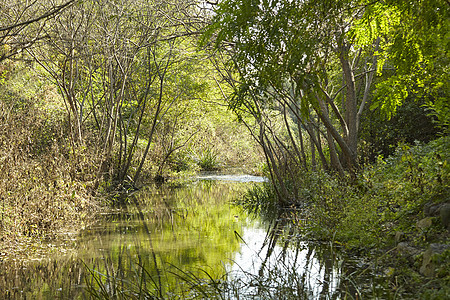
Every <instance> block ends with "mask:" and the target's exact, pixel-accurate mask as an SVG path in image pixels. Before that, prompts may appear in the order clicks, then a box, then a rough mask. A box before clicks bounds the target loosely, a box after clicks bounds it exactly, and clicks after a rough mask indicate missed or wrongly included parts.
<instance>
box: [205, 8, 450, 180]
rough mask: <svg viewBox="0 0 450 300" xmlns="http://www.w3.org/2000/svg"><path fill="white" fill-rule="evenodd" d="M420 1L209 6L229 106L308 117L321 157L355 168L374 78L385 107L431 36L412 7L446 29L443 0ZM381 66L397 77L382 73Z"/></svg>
mask: <svg viewBox="0 0 450 300" xmlns="http://www.w3.org/2000/svg"><path fill="white" fill-rule="evenodd" d="M426 2H427V4H424V5H419V4H414V5H409V4H408V3H409V2H408V3H406V2H405V1H400V0H399V1H377V2H373V1H365V0H359V1H358V0H356V1H355V0H346V1H334V0H327V1H320V2H318V1H312V0H311V1H303V0H302V1H300V0H294V1H291V0H289V1H288V0H272V1H271V0H252V1H239V0H226V1H223V2H220V3H219V4H218V5H217V7H216V9H215V12H216V15H215V16H214V17H213V20H212V24H211V25H210V28H209V31H208V33H207V34H206V35H205V38H206V40H208V41H209V40H210V39H211V38H215V42H216V44H215V45H216V47H218V48H222V49H225V51H227V52H228V54H229V55H230V58H231V59H230V63H231V65H232V66H233V67H234V69H235V70H236V73H237V74H238V75H237V77H235V79H234V80H233V84H234V94H233V97H232V98H231V99H233V101H232V106H233V107H235V108H239V107H242V106H243V105H244V106H245V105H247V106H248V105H249V103H250V102H253V103H252V104H251V106H252V107H255V105H256V106H260V107H261V108H268V107H270V108H271V109H277V107H278V109H279V107H283V106H287V107H288V108H289V111H290V113H291V115H294V116H295V118H296V119H297V120H298V122H301V123H302V124H303V126H302V128H303V129H307V128H308V126H307V123H308V120H310V118H311V116H314V115H315V116H316V117H317V118H318V120H320V126H322V129H320V130H321V132H322V136H323V138H324V139H326V140H327V144H328V149H327V150H328V151H327V152H328V153H329V157H328V158H327V159H328V161H329V163H330V164H331V167H332V168H335V169H337V170H339V171H340V172H341V173H343V172H344V170H345V169H347V170H351V169H354V168H355V167H356V166H357V150H358V133H359V130H360V127H361V126H360V120H361V115H362V113H363V112H364V110H365V109H367V107H368V106H369V105H368V103H369V102H370V101H371V100H372V98H373V96H374V84H373V83H374V79H375V77H376V76H377V77H378V79H379V80H378V82H380V81H382V82H383V83H384V84H383V83H380V84H378V85H377V88H376V93H375V96H376V98H375V100H376V102H374V103H381V104H383V103H384V104H383V106H384V107H385V108H386V109H387V110H388V111H390V112H393V111H394V110H395V106H396V105H398V104H399V103H400V102H401V99H404V98H405V94H407V91H406V90H407V84H405V83H406V82H407V81H406V80H405V77H406V76H409V78H411V76H416V77H417V76H420V74H421V73H420V72H421V71H423V70H424V69H423V65H424V63H425V62H426V60H425V59H423V57H424V54H425V51H423V49H420V47H421V46H422V45H424V44H426V42H425V41H427V42H429V41H430V39H429V38H425V39H424V38H423V37H424V32H422V33H421V32H419V30H418V29H417V25H414V23H415V22H416V21H417V20H418V15H419V12H420V11H425V12H428V14H429V15H430V16H432V15H433V13H434V15H436V14H439V15H440V19H438V20H440V21H438V22H439V24H434V25H433V24H432V22H431V21H430V20H428V23H426V24H429V25H430V27H432V28H433V30H437V31H439V32H440V34H441V35H442V33H443V32H445V29H444V28H443V26H444V24H447V23H445V21H443V20H445V18H443V17H442V16H445V15H448V14H446V13H444V11H446V10H448V3H447V4H446V3H445V2H444V1H426ZM431 2H433V3H431ZM432 4H435V5H436V4H438V5H439V6H440V8H439V6H438V7H433V6H431V5H432ZM408 5H409V6H408ZM430 16H429V17H430ZM405 17H406V19H405ZM429 17H427V18H429ZM422 19H425V18H424V17H422ZM422 23H424V22H422ZM447 27H448V26H447ZM422 29H423V28H422ZM417 36H421V37H422V38H418V37H417ZM420 41H421V42H420ZM442 42H443V41H442V38H441V43H442ZM428 57H430V56H428ZM408 63H411V65H408ZM386 69H391V70H394V73H395V75H396V76H397V77H395V76H394V77H383V78H381V75H382V74H383V71H384V70H386ZM226 74H227V75H229V74H230V72H228V73H226ZM406 74H407V75H406ZM400 80H403V81H402V82H401V83H402V84H401V85H398V84H396V83H398V82H399V81H400ZM383 101H384V102H383ZM388 104H391V106H388ZM376 105H377V104H372V107H376ZM260 113H261V111H259V110H256V114H254V115H255V116H256V117H257V118H259V117H260V116H261V114H260ZM260 121H261V120H260ZM307 132H308V134H309V135H310V136H311V137H312V138H314V133H313V131H312V130H307ZM319 144H320V142H319Z"/></svg>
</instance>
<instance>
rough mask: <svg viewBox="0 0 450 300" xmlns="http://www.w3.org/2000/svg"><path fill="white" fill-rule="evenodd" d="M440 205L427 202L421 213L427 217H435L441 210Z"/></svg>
mask: <svg viewBox="0 0 450 300" xmlns="http://www.w3.org/2000/svg"><path fill="white" fill-rule="evenodd" d="M441 206H442V203H434V202H428V203H426V204H425V205H424V207H423V213H424V215H425V216H427V217H437V216H439V210H440V209H441Z"/></svg>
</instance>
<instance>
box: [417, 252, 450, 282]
mask: <svg viewBox="0 0 450 300" xmlns="http://www.w3.org/2000/svg"><path fill="white" fill-rule="evenodd" d="M448 248H450V245H444V244H431V245H430V246H429V247H428V249H427V251H425V252H424V253H423V260H422V266H421V267H420V273H421V274H423V275H425V276H427V277H434V275H435V270H436V267H437V257H438V256H439V255H440V254H442V253H443V252H444V251H445V250H447V249H448Z"/></svg>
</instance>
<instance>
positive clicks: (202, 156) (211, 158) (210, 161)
mask: <svg viewBox="0 0 450 300" xmlns="http://www.w3.org/2000/svg"><path fill="white" fill-rule="evenodd" d="M197 164H198V165H199V167H200V168H201V169H202V170H204V171H213V170H217V169H218V168H219V166H220V163H219V161H218V160H217V153H216V151H215V150H214V149H212V148H207V149H203V150H200V151H199V153H198V161H197Z"/></svg>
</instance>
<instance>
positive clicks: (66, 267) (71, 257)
mask: <svg viewBox="0 0 450 300" xmlns="http://www.w3.org/2000/svg"><path fill="white" fill-rule="evenodd" d="M264 181H266V179H265V178H263V177H257V176H250V175H217V174H205V175H202V176H199V177H197V178H195V180H193V181H192V182H191V183H190V184H187V185H185V186H182V187H178V188H172V189H169V188H166V187H164V186H163V187H160V188H154V187H152V188H148V189H144V190H143V191H141V192H139V193H137V194H135V196H136V198H135V199H136V201H133V202H132V204H130V205H127V206H124V207H120V208H116V209H111V211H110V212H108V213H105V214H102V215H101V216H99V220H98V222H97V223H96V224H95V225H93V226H91V227H90V228H88V229H86V230H84V231H82V232H81V233H80V234H79V236H77V237H72V236H68V237H67V239H66V241H65V243H66V244H67V246H68V247H69V248H72V249H73V251H70V252H69V253H70V254H66V255H63V254H59V255H57V256H53V257H48V258H45V259H41V260H39V261H28V262H5V263H3V264H2V265H0V298H1V299H54V298H59V299H89V298H90V296H91V295H90V294H89V293H88V292H87V289H86V288H87V287H88V286H90V287H91V290H92V289H94V290H97V291H102V292H104V293H106V294H108V295H113V294H114V293H118V292H117V290H118V289H119V288H120V286H124V284H130V283H132V284H131V285H133V284H137V282H138V281H139V278H142V276H143V270H145V272H146V273H145V275H144V277H145V278H147V279H151V280H147V282H145V288H146V289H148V290H150V291H151V290H152V289H153V290H154V292H152V293H153V294H152V295H154V296H158V297H163V298H167V299H190V298H194V297H195V296H196V295H197V294H198V291H197V294H196V292H195V291H193V290H192V283H193V282H197V283H198V284H200V285H201V284H203V282H204V283H206V282H208V281H210V280H211V279H213V280H217V284H218V285H219V284H220V290H221V291H222V297H224V298H226V299H233V298H234V299H246V298H247V299H265V298H267V297H269V296H270V297H271V298H272V297H281V298H283V295H296V296H297V297H301V298H303V299H319V298H338V295H339V293H340V292H342V290H343V289H348V288H347V287H345V286H344V285H345V281H343V280H341V279H340V278H342V272H343V271H342V260H341V259H339V257H338V255H337V253H336V252H334V250H333V249H329V248H327V247H316V246H312V245H310V244H308V243H305V242H303V241H301V239H299V238H298V234H297V233H296V231H295V230H291V229H293V228H294V227H295V226H293V225H292V222H290V220H284V219H280V220H277V221H276V222H273V223H271V224H267V223H264V222H262V221H260V220H258V219H257V218H255V217H250V216H248V215H247V214H246V213H245V212H244V211H242V210H241V209H240V208H239V207H236V206H235V205H233V204H232V203H233V200H236V199H238V198H239V197H240V196H241V195H242V193H243V192H245V191H246V190H247V189H249V188H250V187H251V186H252V185H254V184H262V182H264ZM136 204H137V205H136ZM99 282H101V284H100V286H102V287H103V289H104V290H101V288H100V287H99V285H98V283H99ZM197 287H198V286H197ZM225 287H226V288H225ZM333 295H334V296H333ZM274 299H275V298H274Z"/></svg>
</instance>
